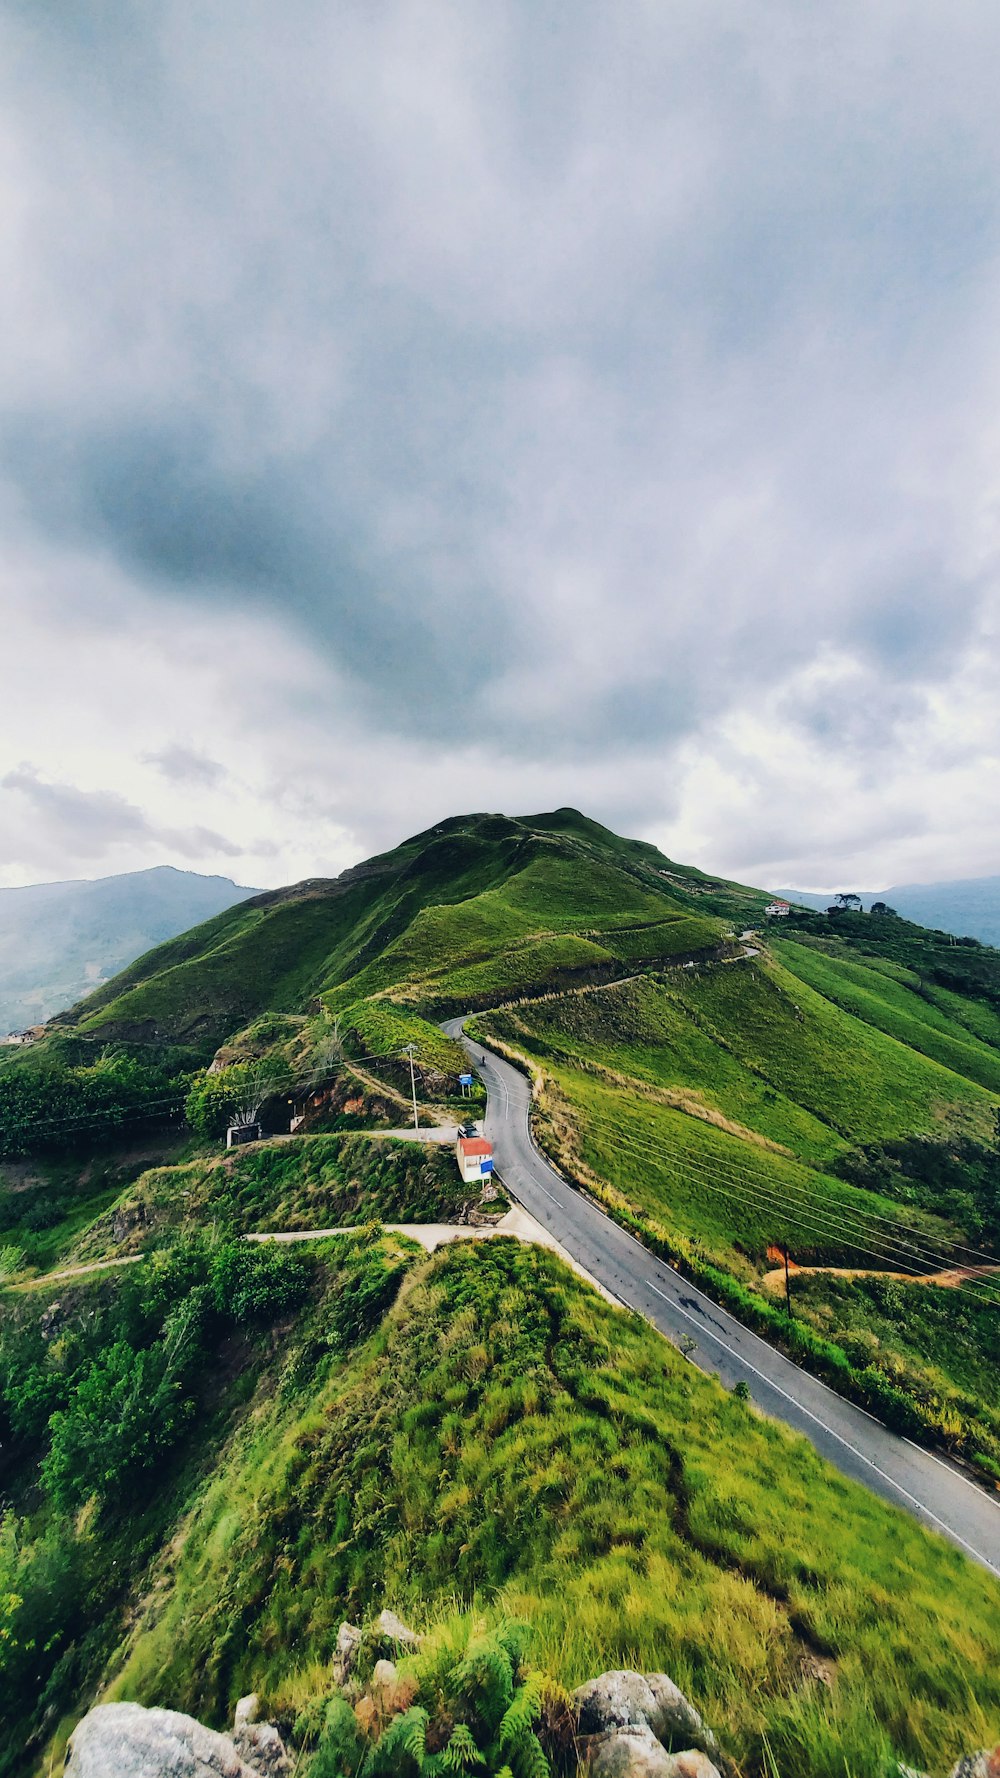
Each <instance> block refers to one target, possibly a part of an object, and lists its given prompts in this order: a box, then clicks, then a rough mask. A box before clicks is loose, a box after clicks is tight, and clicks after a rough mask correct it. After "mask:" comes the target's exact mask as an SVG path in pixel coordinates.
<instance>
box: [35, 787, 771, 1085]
mask: <svg viewBox="0 0 1000 1778" xmlns="http://www.w3.org/2000/svg"><path fill="white" fill-rule="evenodd" d="M741 899H742V901H743V902H745V905H746V908H747V909H748V910H749V909H751V908H753V907H754V906H759V905H761V904H762V900H763V897H762V896H760V895H758V894H757V893H756V892H754V891H752V890H746V891H741V890H739V888H738V886H736V885H732V884H727V883H724V882H721V881H716V880H715V879H713V878H709V877H706V876H704V875H702V874H701V873H699V872H693V871H691V872H689V871H684V870H683V869H682V867H680V866H678V865H675V864H672V863H671V862H670V860H669V859H666V858H664V857H663V856H662V854H660V853H659V852H657V851H656V849H655V848H654V847H652V846H647V845H644V844H642V843H640V842H638V841H630V840H622V839H619V838H618V836H617V835H615V834H613V833H611V832H610V831H609V830H608V829H606V828H602V827H599V826H598V824H597V823H596V822H593V821H588V820H587V819H586V818H585V817H584V816H582V815H579V814H577V812H576V811H575V810H572V809H561V810H557V811H556V813H555V814H553V815H535V816H526V817H523V818H521V819H511V818H508V817H506V816H502V815H474V816H463V817H456V818H455V819H454V820H451V821H445V822H442V823H441V824H440V825H439V826H437V827H435V828H432V829H430V830H429V831H428V832H427V833H423V834H418V835H416V836H415V838H413V839H411V840H407V841H406V842H405V843H404V844H403V845H401V846H398V847H397V848H396V849H395V851H393V852H388V853H385V854H384V855H382V856H381V857H378V858H373V859H371V860H369V861H368V863H366V864H363V865H359V866H358V867H357V868H355V869H353V870H349V871H345V873H344V874H343V876H341V877H338V878H336V879H333V880H331V881H316V882H306V883H299V884H297V885H295V886H294V887H293V888H290V889H279V890H274V891H270V892H268V893H266V894H263V895H258V896H254V897H252V898H251V899H250V900H249V901H247V902H243V903H241V904H240V906H239V907H237V908H234V909H231V910H229V911H228V912H226V913H223V914H220V915H218V916H217V917H216V918H215V919H212V920H209V921H206V923H205V924H204V925H203V926H198V927H195V928H194V930H193V931H191V932H188V933H185V934H184V935H183V936H182V937H181V938H179V939H175V940H172V941H171V942H170V943H168V944H165V945H160V946H158V947H157V949H156V950H154V951H150V952H149V953H148V954H147V955H146V956H144V957H140V958H139V959H138V961H137V962H136V963H134V964H132V965H131V966H130V967H129V968H128V969H126V970H124V971H123V972H122V973H121V974H120V975H118V976H116V977H115V979H114V981H112V982H109V983H108V984H106V986H104V987H102V988H100V989H99V990H98V991H97V993H95V994H92V995H90V996H88V998H87V999H85V1000H83V1001H81V1002H80V1004H79V1005H78V1006H76V1007H74V1008H73V1009H72V1010H71V1011H70V1012H68V1013H65V1014H63V1015H61V1016H60V1017H59V1018H58V1019H57V1020H56V1021H54V1029H55V1031H56V1032H58V1033H62V1034H64V1035H66V1034H70V1033H72V1034H74V1035H78V1036H80V1037H83V1038H87V1039H89V1040H91V1041H93V1040H95V1039H97V1040H102V1041H103V1040H106V1039H108V1038H111V1039H124V1040H126V1041H129V1042H137V1043H144V1044H181V1045H184V1046H186V1047H188V1048H190V1049H191V1050H192V1051H194V1052H196V1053H197V1054H198V1055H199V1056H208V1055H210V1054H211V1052H212V1050H213V1049H214V1048H215V1046H216V1045H217V1044H218V1043H219V1042H221V1041H222V1039H223V1038H224V1037H226V1036H227V1035H228V1034H229V1033H231V1032H232V1031H234V1030H236V1029H238V1028H239V1027H241V1026H244V1025H246V1024H248V1023H249V1022H250V1021H251V1020H252V1019H253V1018H255V1017H256V1016H257V1015H258V1014H260V1013H261V1012H264V1011H281V1012H292V1011H301V1010H303V1009H304V1008H305V1007H306V1006H307V1005H308V1003H309V1002H310V1000H312V999H315V998H317V997H319V996H325V995H330V994H332V995H333V999H332V1001H331V1004H335V1005H337V1006H339V1007H343V1006H345V1005H348V1004H350V1002H351V1000H352V999H362V998H364V997H366V996H367V995H369V994H371V993H379V992H385V991H387V990H398V991H400V992H404V993H405V997H406V998H407V999H408V1000H409V1001H410V1002H413V1003H419V1004H420V1005H421V1006H429V1007H432V1008H437V1007H439V1006H440V1007H444V1006H448V1005H451V1004H452V1002H457V1000H461V999H462V997H463V996H464V995H465V994H469V995H471V997H472V999H473V1000H474V1001H477V1002H479V1003H480V1004H481V1003H483V1002H484V1001H486V1000H488V999H490V998H491V997H496V996H498V995H501V994H504V995H505V994H507V993H513V992H516V991H517V989H518V988H529V987H533V986H537V985H539V983H555V982H559V981H569V980H571V979H572V978H573V977H574V976H576V975H579V974H581V973H585V972H588V971H591V970H593V969H595V968H598V969H605V970H607V971H608V972H609V973H615V972H621V971H622V970H623V966H624V963H626V962H628V961H629V960H630V959H631V958H632V957H633V956H635V955H641V956H643V957H644V958H649V959H654V958H655V957H657V956H661V955H662V956H664V957H669V956H673V955H676V954H677V953H678V952H681V951H698V950H701V949H704V948H705V947H707V946H709V945H712V944H715V943H717V942H718V941H719V939H720V937H721V934H722V932H723V930H724V923H723V922H724V917H725V916H726V914H727V912H728V910H729V908H730V905H731V904H735V903H736V902H740V901H741ZM632 946H636V947H638V949H633V948H630V947H632Z"/></svg>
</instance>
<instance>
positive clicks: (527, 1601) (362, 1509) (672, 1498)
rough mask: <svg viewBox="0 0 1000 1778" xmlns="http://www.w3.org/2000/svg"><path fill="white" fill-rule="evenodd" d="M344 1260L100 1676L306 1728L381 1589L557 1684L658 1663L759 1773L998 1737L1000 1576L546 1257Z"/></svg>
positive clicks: (872, 1761)
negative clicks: (475, 1633) (350, 1630)
mask: <svg viewBox="0 0 1000 1778" xmlns="http://www.w3.org/2000/svg"><path fill="white" fill-rule="evenodd" d="M334 1245H336V1244H334ZM404 1263H405V1262H404ZM411 1263H412V1262H411ZM328 1264H329V1268H330V1269H329V1277H330V1283H329V1285H328V1286H327V1287H325V1290H321V1292H320V1294H319V1295H314V1296H313V1297H312V1298H311V1299H310V1302H309V1304H308V1305H307V1306H306V1307H305V1308H304V1310H303V1311H301V1316H302V1319H301V1323H300V1327H299V1329H298V1331H296V1332H295V1333H294V1334H292V1335H290V1336H289V1337H287V1339H286V1347H285V1353H284V1357H283V1359H282V1360H281V1361H280V1362H279V1366H278V1368H277V1369H276V1370H275V1371H273V1372H270V1373H268V1374H267V1376H266V1377H264V1378H262V1380H261V1383H260V1384H259V1385H258V1386H257V1389H256V1392H255V1394H254V1396H253V1399H252V1401H251V1402H250V1404H249V1410H248V1412H247V1413H246V1414H245V1415H244V1417H243V1419H242V1423H241V1425H240V1427H239V1429H238V1430H237V1431H236V1432H235V1433H234V1435H233V1437H232V1438H231V1440H230V1442H229V1444H228V1447H227V1449H226V1452H225V1454H224V1455H223V1456H222V1457H221V1458H220V1459H219V1460H218V1461H217V1463H216V1464H215V1467H214V1471H213V1474H212V1475H211V1477H210V1479H209V1480H208V1481H207V1483H206V1485H204V1486H203V1487H201V1488H200V1489H199V1490H198V1491H197V1493H196V1495H195V1496H194V1497H193V1498H192V1502H191V1507H190V1511H189V1513H188V1515H187V1516H186V1518H185V1519H184V1520H183V1523H182V1526H181V1528H180V1531H179V1534H178V1535H176V1536H175V1537H173V1538H172V1539H171V1540H170V1543H169V1547H165V1548H164V1553H163V1555H162V1557H161V1558H159V1560H158V1561H156V1562H154V1566H153V1568H152V1571H151V1573H150V1575H149V1577H148V1584H147V1586H146V1588H145V1591H144V1598H143V1603H142V1606H141V1609H140V1610H139V1611H138V1612H137V1613H136V1614H135V1616H134V1619H133V1622H132V1624H131V1627H130V1629H129V1630H128V1633H127V1636H126V1640H125V1642H124V1643H123V1645H122V1646H121V1648H120V1649H119V1650H117V1651H116V1652H115V1654H114V1655H113V1657H112V1658H111V1662H110V1673H111V1675H112V1683H111V1687H110V1693H109V1694H106V1695H111V1696H116V1695H118V1696H127V1697H136V1698H139V1699H141V1700H143V1701H145V1702H148V1703H153V1702H164V1703H170V1704H171V1705H174V1706H180V1707H183V1708H189V1709H192V1710H194V1711H195V1712H197V1713H200V1714H201V1715H202V1716H203V1717H204V1718H205V1719H206V1720H208V1721H210V1722H214V1723H218V1724H223V1723H225V1722H226V1721H227V1720H228V1719H229V1717H230V1715H231V1710H232V1706H233V1703H234V1702H235V1699H236V1698H237V1697H238V1696H239V1695H241V1694H242V1693H244V1692H246V1691H247V1690H249V1689H255V1690H258V1691H259V1692H261V1693H262V1694H263V1697H264V1700H265V1704H266V1708H267V1709H268V1711H269V1712H270V1713H271V1714H272V1715H275V1716H277V1717H278V1718H279V1720H281V1721H282V1723H283V1725H284V1726H285V1727H286V1729H287V1730H289V1731H291V1732H292V1733H294V1724H295V1722H296V1721H299V1722H300V1723H302V1722H305V1721H307V1720H308V1718H309V1714H310V1712H309V1707H310V1705H312V1704H314V1702H315V1700H316V1699H317V1698H322V1697H323V1696H324V1694H328V1691H329V1685H330V1681H329V1660H330V1656H331V1654H332V1650H333V1644H334V1641H335V1638H336V1634H337V1628H338V1626H339V1623H340V1621H341V1619H342V1618H343V1617H345V1616H346V1617H349V1618H352V1619H359V1618H364V1617H368V1616H371V1615H373V1614H374V1612H375V1611H377V1610H378V1609H379V1608H380V1607H381V1605H382V1604H383V1603H389V1604H391V1605H392V1607H393V1608H394V1609H396V1610H399V1611H401V1612H402V1613H403V1615H404V1616H408V1617H409V1618H410V1619H411V1620H415V1621H416V1623H417V1624H418V1626H419V1627H421V1628H433V1627H434V1626H435V1625H436V1624H441V1623H443V1622H446V1621H448V1620H451V1622H452V1628H451V1630H450V1631H449V1632H448V1633H449V1634H450V1635H451V1636H452V1638H456V1639H457V1630H456V1627H455V1623H454V1620H455V1614H456V1613H459V1614H461V1613H470V1612H471V1613H473V1614H474V1615H476V1614H478V1615H479V1616H480V1617H481V1618H483V1617H485V1619H486V1620H488V1621H496V1619H498V1618H502V1617H504V1616H507V1617H509V1616H514V1617H517V1618H520V1619H522V1620H524V1621H526V1623H527V1625H528V1628H529V1631H530V1637H531V1641H530V1650H531V1659H532V1661H533V1662H534V1663H537V1665H539V1666H540V1667H542V1668H543V1669H544V1670H545V1671H546V1672H547V1673H548V1674H549V1675H550V1676H551V1678H552V1679H554V1680H556V1681H558V1682H560V1683H561V1684H563V1685H572V1684H575V1683H577V1682H579V1681H580V1680H582V1679H583V1678H585V1677H587V1676H589V1675H590V1674H592V1673H594V1672H597V1671H601V1670H603V1669H605V1668H607V1667H613V1666H618V1665H635V1666H639V1667H647V1668H648V1667H656V1668H661V1669H667V1670H669V1671H670V1672H671V1673H672V1674H674V1676H675V1677H676V1678H677V1680H678V1681H679V1682H680V1683H681V1684H682V1685H683V1686H684V1687H685V1688H686V1689H688V1690H689V1692H690V1694H691V1695H692V1697H693V1698H694V1700H695V1701H696V1703H697V1704H698V1706H699V1707H700V1708H701V1709H702V1710H703V1712H704V1713H705V1715H706V1716H707V1718H708V1719H709V1720H710V1721H711V1722H712V1723H713V1725H714V1726H715V1727H716V1729H717V1731H718V1732H719V1733H720V1735H721V1736H722V1738H723V1741H724V1744H725V1745H726V1747H727V1749H728V1750H729V1752H730V1754H731V1756H733V1757H735V1758H736V1759H737V1760H738V1762H739V1766H740V1770H741V1771H742V1772H744V1773H745V1774H746V1775H747V1778H755V1775H757V1774H761V1775H763V1774H765V1773H766V1774H768V1775H770V1774H773V1772H774V1771H775V1770H777V1771H778V1772H779V1773H780V1774H782V1778H828V1774H829V1773H831V1772H832V1771H834V1770H838V1771H839V1770H845V1769H848V1768H849V1770H850V1771H851V1773H852V1774H854V1778H868V1775H870V1778H875V1775H876V1773H879V1774H884V1773H887V1772H888V1770H889V1764H888V1756H889V1752H890V1750H892V1751H894V1752H895V1753H896V1754H898V1755H899V1756H901V1757H905V1758H906V1759H907V1760H909V1761H911V1762H915V1763H917V1764H919V1765H920V1766H921V1767H924V1768H930V1769H932V1770H934V1771H940V1770H943V1769H944V1768H945V1767H946V1765H947V1764H948V1763H949V1762H950V1761H951V1760H952V1758H953V1757H954V1756H955V1755H956V1754H957V1752H958V1751H959V1750H960V1748H961V1747H962V1746H964V1745H967V1744H968V1742H969V1740H970V1737H971V1739H972V1740H974V1741H979V1740H986V1739H988V1738H989V1737H990V1736H991V1735H992V1734H993V1733H995V1732H996V1730H997V1728H998V1727H1000V1687H998V1678H997V1676H998V1673H1000V1641H998V1626H1000V1591H998V1589H997V1584H996V1582H995V1581H993V1580H991V1579H990V1578H989V1577H988V1576H986V1575H985V1574H984V1573H982V1572H981V1571H978V1570H976V1569H974V1568H972V1567H971V1566H970V1565H969V1564H968V1563H967V1562H965V1561H964V1560H963V1558H962V1557H961V1556H960V1555H959V1554H958V1553H957V1552H955V1551H954V1550H952V1549H951V1548H950V1547H948V1546H947V1545H946V1544H944V1543H943V1542H941V1541H940V1540H938V1539H935V1538H933V1537H930V1536H928V1535H927V1534H926V1533H924V1532H923V1531H921V1530H920V1529H919V1528H918V1527H917V1526H916V1525H914V1524H913V1523H912V1522H911V1521H910V1520H908V1519H907V1518H906V1517H905V1516H904V1515H903V1514H901V1513H898V1512H896V1511H894V1510H892V1509H890V1508H887V1507H884V1506H882V1505H880V1504H879V1503H878V1502H877V1501H875V1500H874V1498H873V1497H871V1496H870V1495H868V1494H867V1493H866V1492H865V1491H864V1490H862V1489H860V1488H858V1487H856V1486H855V1485H853V1484H852V1483H849V1482H847V1481H845V1480H843V1479H841V1478H840V1477H838V1476H836V1475H835V1474H834V1473H833V1472H832V1471H831V1470H829V1469H828V1468H827V1467H826V1466H825V1465H824V1464H823V1463H822V1462H821V1461H820V1460H819V1459H818V1458H817V1457H816V1456H815V1454H814V1453H813V1452H812V1450H811V1448H810V1447H809V1446H808V1445H807V1444H806V1443H805V1441H803V1440H802V1439H799V1438H797V1437H794V1436H793V1435H791V1434H789V1433H787V1432H785V1431H784V1430H782V1429H781V1428H779V1427H777V1426H775V1425H773V1424H772V1423H770V1422H768V1421H766V1420H764V1419H763V1418H762V1417H760V1416H759V1415H758V1414H757V1413H756V1411H754V1410H753V1409H752V1408H751V1407H749V1406H748V1405H746V1404H745V1403H744V1402H742V1401H740V1400H737V1399H735V1398H734V1397H733V1396H727V1395H726V1393H725V1391H723V1390H722V1389H721V1388H720V1387H719V1386H718V1385H717V1384H716V1383H714V1382H713V1381H711V1380H710V1379H707V1378H705V1377H703V1376H702V1375H700V1374H699V1373H698V1372H697V1371H695V1370H693V1369H692V1368H691V1367H690V1366H689V1365H688V1364H687V1363H686V1362H685V1361H684V1360H683V1359H682V1358H681V1357H680V1356H679V1354H677V1353H676V1352H675V1351H673V1350H672V1349H671V1348H670V1347H669V1346H668V1345H667V1344H666V1343H665V1342H663V1341H662V1340H661V1339H659V1338H658V1337H657V1336H656V1335H655V1334H654V1333H653V1332H652V1331H651V1330H650V1329H649V1328H648V1327H647V1326H646V1325H645V1324H644V1323H643V1322H642V1321H641V1320H640V1319H639V1318H637V1317H632V1316H628V1315H625V1314H623V1313H622V1312H620V1311H617V1310H614V1309H612V1308H610V1307H609V1306H608V1305H607V1304H605V1303H604V1302H603V1301H602V1300H601V1299H600V1298H598V1297H597V1296H596V1295H594V1293H593V1292H591V1291H590V1290H589V1289H587V1287H586V1286H584V1285H583V1284H581V1283H580V1281H579V1280H578V1279H576V1278H575V1277H574V1276H573V1275H572V1274H570V1273H569V1272H567V1271H566V1270H565V1268H563V1267H562V1266H561V1265H560V1264H559V1262H558V1261H556V1260H555V1259H554V1258H553V1257H552V1256H551V1255H549V1254H547V1253H545V1252H544V1251H541V1250H538V1249H523V1248H520V1247H518V1246H517V1245H516V1244H514V1243H510V1242H499V1243H494V1244H491V1245H489V1246H480V1247H478V1248H473V1247H471V1246H467V1247H459V1248H454V1249H451V1250H449V1251H448V1252H447V1253H445V1254H442V1255H440V1256H438V1257H437V1258H436V1259H435V1260H434V1261H432V1262H430V1263H426V1262H421V1263H420V1265H419V1267H418V1270H417V1271H416V1272H415V1273H414V1272H413V1271H412V1270H411V1271H410V1272H409V1273H408V1275H407V1282H406V1283H405V1285H404V1287H403V1289H402V1290H401V1291H399V1279H400V1276H401V1274H399V1273H398V1272H396V1273H393V1271H392V1267H393V1266H394V1265H397V1266H398V1264H399V1261H398V1260H396V1259H393V1257H392V1254H391V1252H389V1251H387V1250H385V1249H384V1248H383V1247H382V1246H381V1245H380V1244H379V1243H377V1242H376V1243H375V1244H374V1245H368V1246H365V1245H364V1244H362V1245H361V1247H357V1246H356V1247H355V1248H354V1250H353V1258H350V1257H349V1256H348V1255H347V1253H346V1251H345V1250H343V1249H342V1248H340V1249H337V1253H336V1254H334V1252H333V1248H331V1260H330V1262H328ZM348 1266H349V1267H351V1268H353V1269H347V1270H345V1267H348ZM338 1268H339V1269H338ZM359 1268H360V1269H359ZM366 1276H367V1277H368V1278H370V1281H371V1282H370V1287H369V1289H370V1293H371V1294H372V1297H373V1298H375V1297H377V1296H378V1294H379V1293H382V1294H383V1298H384V1293H385V1291H386V1290H387V1289H388V1290H390V1291H393V1292H395V1291H399V1294H398V1296H397V1297H396V1301H395V1305H394V1306H393V1307H392V1308H391V1309H389V1312H388V1315H387V1317H386V1319H385V1320H384V1321H381V1322H380V1323H377V1324H373V1323H372V1322H371V1319H370V1317H369V1319H368V1321H367V1323H366V1322H365V1321H364V1319H362V1320H361V1321H360V1322H359V1321H358V1319H357V1315H356V1312H355V1311H354V1310H352V1311H351V1314H350V1316H346V1317H345V1315H344V1314H343V1313H342V1311H341V1310H340V1308H338V1304H339V1303H342V1302H343V1300H344V1292H345V1290H348V1289H349V1290H350V1293H351V1294H350V1301H351V1303H353V1304H356V1305H360V1304H361V1302H362V1300H363V1299H364V1297H365V1294H366V1287H365V1284H364V1279H365V1277H366ZM325 1330H330V1335H332V1337H330V1335H328V1334H327V1333H326V1331H325ZM723 1453H726V1454H727V1457H726V1461H722V1460H721V1458H722V1454H723ZM818 1656H819V1657H820V1658H822V1659H823V1660H824V1661H825V1662H826V1663H827V1665H828V1668H829V1670H830V1671H833V1672H835V1673H836V1682H835V1687H834V1689H833V1690H832V1691H829V1690H827V1689H826V1688H825V1687H824V1686H823V1685H817V1684H816V1683H815V1682H814V1681H812V1682H811V1681H810V1680H809V1679H808V1678H806V1677H805V1675H806V1674H807V1673H808V1672H809V1671H810V1670H811V1667H812V1665H814V1663H815V1661H816V1659H817V1657H818ZM768 1749H769V1750H770V1753H769V1752H768ZM834 1754H838V1755H839V1757H840V1761H841V1763H840V1765H839V1766H838V1765H835V1764H834V1763H831V1762H832V1755H834ZM769 1760H773V1761H774V1763H773V1764H771V1763H769ZM844 1761H846V1762H847V1767H845V1766H844Z"/></svg>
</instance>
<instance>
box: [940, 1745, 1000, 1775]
mask: <svg viewBox="0 0 1000 1778" xmlns="http://www.w3.org/2000/svg"><path fill="white" fill-rule="evenodd" d="M949 1778H1000V1747H994V1748H993V1751H992V1752H990V1750H989V1748H987V1747H981V1748H980V1750H979V1752H978V1753H966V1754H963V1756H962V1758H961V1759H960V1760H959V1762H958V1764H957V1765H955V1766H952V1769H951V1772H950V1774H949Z"/></svg>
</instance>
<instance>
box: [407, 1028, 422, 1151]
mask: <svg viewBox="0 0 1000 1778" xmlns="http://www.w3.org/2000/svg"><path fill="white" fill-rule="evenodd" d="M406 1053H407V1055H408V1056H409V1058H410V1092H411V1093H412V1095H413V1128H414V1129H415V1130H419V1128H420V1119H419V1117H418V1116H417V1080H416V1076H415V1074H414V1072H413V1045H412V1043H408V1044H407V1046H406Z"/></svg>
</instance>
